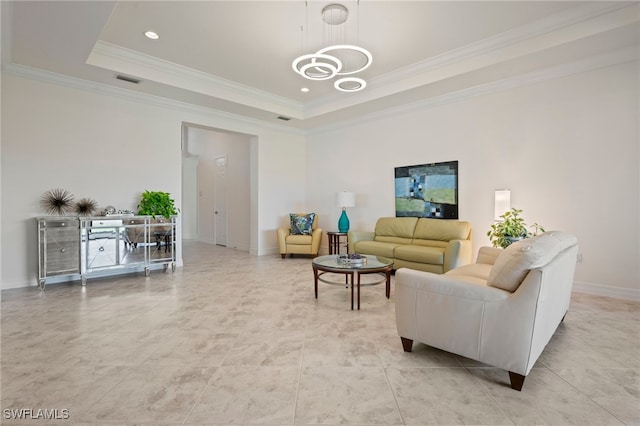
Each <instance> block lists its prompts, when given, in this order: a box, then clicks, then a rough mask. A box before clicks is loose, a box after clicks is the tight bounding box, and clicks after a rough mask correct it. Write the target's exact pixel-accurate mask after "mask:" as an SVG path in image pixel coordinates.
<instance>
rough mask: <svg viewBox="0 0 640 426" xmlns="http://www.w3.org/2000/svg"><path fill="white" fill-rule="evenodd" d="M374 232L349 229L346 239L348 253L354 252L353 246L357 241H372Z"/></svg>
mask: <svg viewBox="0 0 640 426" xmlns="http://www.w3.org/2000/svg"><path fill="white" fill-rule="evenodd" d="M375 236H376V234H375V232H368V231H349V234H348V236H347V240H348V241H349V253H355V250H354V246H355V244H356V243H357V242H358V241H373V239H374V237H375Z"/></svg>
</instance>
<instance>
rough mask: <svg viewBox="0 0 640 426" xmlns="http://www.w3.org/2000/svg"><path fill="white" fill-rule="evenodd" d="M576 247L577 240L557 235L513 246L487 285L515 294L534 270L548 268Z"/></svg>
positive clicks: (501, 257)
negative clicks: (553, 260) (555, 260)
mask: <svg viewBox="0 0 640 426" xmlns="http://www.w3.org/2000/svg"><path fill="white" fill-rule="evenodd" d="M576 243H577V239H576V237H575V236H573V235H570V234H566V233H563V232H555V231H550V232H545V233H544V234H541V235H538V236H537V237H532V238H525V239H524V240H520V241H518V242H516V243H513V244H511V245H510V246H508V247H507V248H506V249H504V251H503V252H502V253H500V254H499V255H498V257H497V258H496V260H495V263H494V265H493V268H492V269H491V274H490V275H489V279H488V280H487V284H488V285H490V286H492V287H497V288H501V289H503V290H506V291H510V292H514V291H516V289H517V288H518V286H520V283H522V281H523V280H524V278H525V277H526V276H527V273H528V272H529V271H530V270H531V269H535V268H540V267H542V266H544V265H546V264H547V263H549V262H550V261H551V260H552V259H553V258H555V257H556V256H557V255H558V254H559V253H561V252H562V251H564V250H565V249H567V248H569V247H571V246H573V245H575V244H576Z"/></svg>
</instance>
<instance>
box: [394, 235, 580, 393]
mask: <svg viewBox="0 0 640 426" xmlns="http://www.w3.org/2000/svg"><path fill="white" fill-rule="evenodd" d="M577 253H578V246H577V240H576V238H575V236H573V235H569V234H566V233H562V232H546V233H544V234H542V235H539V236H537V237H532V238H527V239H525V240H522V241H519V242H517V243H514V244H512V245H510V246H509V247H507V248H506V249H504V250H502V249H496V248H493V247H482V248H481V249H480V251H479V253H478V258H477V261H476V263H475V264H471V265H465V266H462V267H459V268H456V269H453V270H451V271H449V272H447V273H446V274H444V275H438V274H433V273H429V272H422V271H416V270H411V269H406V268H401V269H399V270H398V271H397V272H396V277H395V289H396V290H395V305H396V322H397V328H398V334H399V335H400V338H401V340H402V345H403V348H404V350H405V351H406V352H411V349H412V345H413V341H414V340H416V341H419V342H422V343H425V344H427V345H429V346H432V347H435V348H439V349H442V350H445V351H448V352H452V353H455V354H458V355H462V356H464V357H467V358H471V359H474V360H477V361H480V362H482V363H485V364H488V365H491V366H494V367H498V368H502V369H505V370H507V371H509V378H510V381H511V387H512V388H513V389H516V390H521V389H522V385H523V384H524V379H525V378H526V376H527V375H528V374H529V372H530V371H531V368H532V367H533V365H534V364H535V362H536V360H537V359H538V357H539V356H540V354H541V353H542V351H543V350H544V348H545V346H546V345H547V343H548V342H549V340H550V339H551V337H552V336H553V334H554V333H555V331H556V329H557V327H558V325H559V324H560V323H561V322H562V320H563V319H564V316H565V314H566V312H567V310H568V309H569V302H570V299H571V289H572V286H573V276H574V271H575V265H576V256H577Z"/></svg>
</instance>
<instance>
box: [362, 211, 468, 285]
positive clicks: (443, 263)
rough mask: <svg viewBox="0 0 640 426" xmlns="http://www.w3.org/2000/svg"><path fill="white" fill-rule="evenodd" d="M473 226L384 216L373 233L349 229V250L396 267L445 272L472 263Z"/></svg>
mask: <svg viewBox="0 0 640 426" xmlns="http://www.w3.org/2000/svg"><path fill="white" fill-rule="evenodd" d="M471 251H472V247H471V225H470V224H469V222H463V221H458V220H450V219H430V218H417V217H381V218H380V219H378V221H377V222H376V227H375V230H374V231H373V232H362V231H351V232H349V253H361V254H371V255H375V256H382V257H386V258H389V259H392V260H393V268H394V269H400V268H411V269H417V270H420V271H427V272H434V273H437V274H442V273H445V272H447V271H449V270H450V269H453V268H456V267H458V266H462V265H466V264H468V263H471V257H472V252H471Z"/></svg>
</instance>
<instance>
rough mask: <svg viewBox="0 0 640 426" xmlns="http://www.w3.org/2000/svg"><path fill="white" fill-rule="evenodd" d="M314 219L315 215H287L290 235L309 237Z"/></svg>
mask: <svg viewBox="0 0 640 426" xmlns="http://www.w3.org/2000/svg"><path fill="white" fill-rule="evenodd" d="M315 218H316V214H315V213H309V214H298V213H289V219H290V221H291V233H292V234H293V235H310V234H311V231H312V228H313V221H314V220H315Z"/></svg>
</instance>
